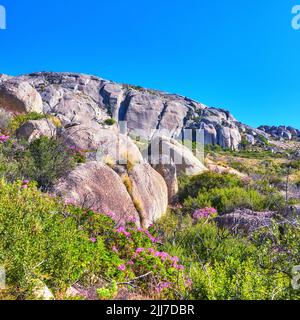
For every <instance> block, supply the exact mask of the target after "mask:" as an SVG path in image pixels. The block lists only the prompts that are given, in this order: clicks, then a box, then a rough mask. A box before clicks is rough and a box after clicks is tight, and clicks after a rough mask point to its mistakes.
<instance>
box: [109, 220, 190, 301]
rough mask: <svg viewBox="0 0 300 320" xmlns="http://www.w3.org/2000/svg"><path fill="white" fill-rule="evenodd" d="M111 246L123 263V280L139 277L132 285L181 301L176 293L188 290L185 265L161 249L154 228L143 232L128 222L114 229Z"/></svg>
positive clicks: (121, 265) (121, 270) (121, 266)
mask: <svg viewBox="0 0 300 320" xmlns="http://www.w3.org/2000/svg"><path fill="white" fill-rule="evenodd" d="M111 244H112V247H111V250H112V251H114V252H116V251H117V252H118V256H119V258H120V259H121V260H122V263H121V264H120V265H119V266H118V270H119V271H120V272H122V273H123V274H124V275H125V278H126V281H130V280H131V279H136V278H139V277H142V278H140V279H139V280H138V281H136V282H137V283H135V284H139V286H140V288H141V289H142V290H145V291H146V292H149V291H150V292H152V293H153V295H154V296H155V297H157V298H162V297H168V298H180V297H178V296H177V295H176V292H181V293H182V292H185V290H186V289H187V288H188V287H187V286H186V283H187V281H188V279H187V278H186V276H185V270H184V269H185V268H184V266H183V265H181V264H180V261H179V258H178V257H176V256H172V255H170V254H169V253H168V252H165V251H163V250H162V247H163V244H162V241H161V240H160V239H159V237H158V236H157V234H156V232H155V229H154V227H150V228H149V229H143V228H137V227H136V226H135V225H134V224H133V223H127V224H126V226H121V227H118V228H116V229H115V230H114V232H113V238H112V239H111ZM149 289H150V290H149Z"/></svg>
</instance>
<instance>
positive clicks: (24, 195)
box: [0, 180, 187, 299]
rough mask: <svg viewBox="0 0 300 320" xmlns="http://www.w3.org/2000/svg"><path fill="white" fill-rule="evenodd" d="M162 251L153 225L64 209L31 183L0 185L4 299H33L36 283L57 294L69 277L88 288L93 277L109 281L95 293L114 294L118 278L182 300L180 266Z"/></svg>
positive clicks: (157, 294)
mask: <svg viewBox="0 0 300 320" xmlns="http://www.w3.org/2000/svg"><path fill="white" fill-rule="evenodd" d="M112 216H113V214H112ZM161 248H162V245H161V244H160V240H159V239H158V238H157V236H156V235H155V233H154V229H150V230H144V229H138V228H137V227H135V225H134V224H133V223H131V222H128V224H127V225H126V226H124V227H117V226H116V223H115V222H114V220H113V219H112V218H111V217H108V216H105V215H102V214H99V213H94V212H92V211H90V210H83V209H80V208H77V207H75V206H73V205H68V206H65V205H63V204H62V203H60V202H59V201H58V200H57V199H55V198H51V197H49V196H47V195H44V194H42V193H41V192H40V191H38V189H37V188H36V186H35V184H34V183H28V182H23V183H22V182H16V183H14V184H8V183H6V182H4V180H2V181H1V182H0V265H1V266H3V267H4V268H5V270H6V275H7V279H6V280H7V291H6V293H5V296H6V297H12V298H16V299H31V298H34V289H35V285H36V283H40V282H41V283H44V284H46V285H47V286H48V287H49V288H50V290H51V291H52V292H53V293H54V294H55V295H56V296H60V295H63V294H64V293H65V291H66V289H67V288H68V287H69V286H71V285H72V284H74V283H75V282H80V283H81V284H83V285H86V286H88V285H89V284H92V283H93V281H94V279H95V278H97V279H101V280H102V282H106V283H107V284H106V285H105V286H104V287H103V288H102V289H103V290H101V288H100V290H99V291H98V294H99V295H100V296H101V297H102V298H105V296H106V294H109V293H111V294H113V295H115V294H116V292H115V286H114V285H113V284H114V283H117V285H118V287H120V286H122V284H123V283H124V282H128V283H130V284H134V285H135V286H138V287H139V288H140V290H141V291H142V292H144V293H146V294H148V295H152V296H153V297H157V298H159V297H169V298H177V299H178V298H182V296H185V294H186V293H185V292H186V291H187V288H186V286H185V281H186V278H185V275H184V271H183V267H182V266H181V265H180V263H179V260H178V258H177V257H173V256H171V255H169V254H168V253H166V252H163V251H162V250H161ZM105 288H106V289H107V290H108V291H107V290H104V289H105ZM113 288H114V290H110V289H113ZM112 291H113V292H112ZM177 292H179V293H180V294H178V293H177Z"/></svg>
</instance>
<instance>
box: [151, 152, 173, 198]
mask: <svg viewBox="0 0 300 320" xmlns="http://www.w3.org/2000/svg"><path fill="white" fill-rule="evenodd" d="M153 168H154V169H155V170H156V171H157V172H158V173H159V174H160V175H161V176H162V177H163V178H164V180H165V182H166V183H167V187H168V198H169V203H173V202H174V201H175V200H176V195H177V193H178V189H179V187H178V179H177V169H176V165H175V163H174V162H173V161H170V159H169V157H168V156H166V155H162V156H161V157H160V158H159V162H158V164H153Z"/></svg>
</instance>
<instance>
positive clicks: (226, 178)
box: [178, 172, 243, 201]
mask: <svg viewBox="0 0 300 320" xmlns="http://www.w3.org/2000/svg"><path fill="white" fill-rule="evenodd" d="M242 185H243V183H242V181H241V180H240V178H238V177H237V176H235V175H232V174H228V173H225V174H219V173H214V172H205V173H202V174H200V175H197V176H192V177H188V176H182V177H180V178H179V189H180V190H179V196H178V197H179V200H180V201H183V200H184V199H186V198H187V197H196V196H197V195H198V193H199V192H202V191H210V190H212V189H216V188H218V189H221V188H232V187H241V186H242Z"/></svg>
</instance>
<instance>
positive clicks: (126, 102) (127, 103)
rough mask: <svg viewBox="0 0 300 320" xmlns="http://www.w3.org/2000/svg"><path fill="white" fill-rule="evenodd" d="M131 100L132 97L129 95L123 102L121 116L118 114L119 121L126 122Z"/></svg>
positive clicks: (120, 109) (120, 110)
mask: <svg viewBox="0 0 300 320" xmlns="http://www.w3.org/2000/svg"><path fill="white" fill-rule="evenodd" d="M131 98H132V97H131V96H130V94H127V95H126V97H125V99H124V100H123V101H122V102H121V104H120V108H119V114H118V119H119V121H125V120H126V115H127V111H128V108H129V106H130V101H131Z"/></svg>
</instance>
